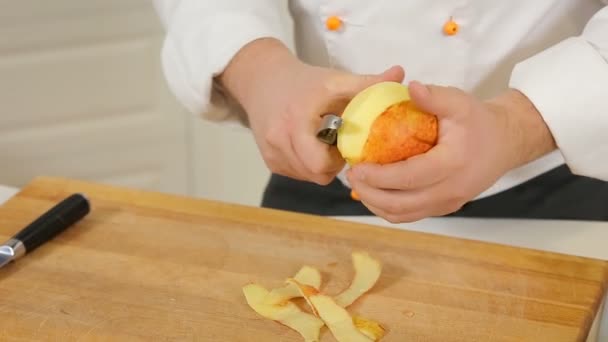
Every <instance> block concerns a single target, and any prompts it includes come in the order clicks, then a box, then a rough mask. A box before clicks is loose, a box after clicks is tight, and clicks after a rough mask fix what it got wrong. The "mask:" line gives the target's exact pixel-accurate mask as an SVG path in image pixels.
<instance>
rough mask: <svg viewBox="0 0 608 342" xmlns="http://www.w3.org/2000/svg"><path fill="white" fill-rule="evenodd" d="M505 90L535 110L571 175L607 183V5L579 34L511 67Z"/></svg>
mask: <svg viewBox="0 0 608 342" xmlns="http://www.w3.org/2000/svg"><path fill="white" fill-rule="evenodd" d="M604 3H608V1H606V0H604ZM510 86H511V87H512V88H514V89H517V90H519V91H521V92H522V93H523V94H525V95H526V96H527V97H528V98H529V99H530V101H531V102H532V103H533V104H534V105H535V106H536V108H537V109H538V111H539V112H540V113H541V115H542V117H543V119H544V120H545V122H546V124H547V126H548V127H549V129H550V131H551V133H552V134H553V137H554V138H555V141H556V143H557V146H558V148H559V150H560V152H561V153H562V155H563V156H564V159H565V161H566V164H567V165H568V167H569V168H570V170H571V171H572V172H573V173H575V174H578V175H582V176H588V177H593V178H597V179H601V180H606V181H608V133H607V132H608V6H607V7H604V8H603V9H601V10H600V11H598V12H597V13H595V15H594V16H593V17H592V18H591V19H590V20H589V21H588V22H587V24H586V26H585V28H584V30H583V32H582V33H581V34H580V35H579V36H576V37H571V38H568V39H565V40H563V41H561V42H559V43H558V44H556V45H554V46H552V47H550V48H548V49H547V50H545V51H542V52H540V53H538V54H536V55H534V56H532V57H531V58H529V59H526V60H524V61H522V62H521V63H519V64H517V65H516V66H515V68H514V70H513V72H512V74H511V79H510Z"/></svg>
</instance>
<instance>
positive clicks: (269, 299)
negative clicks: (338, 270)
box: [263, 266, 321, 304]
mask: <svg viewBox="0 0 608 342" xmlns="http://www.w3.org/2000/svg"><path fill="white" fill-rule="evenodd" d="M293 279H295V280H296V281H297V282H298V283H300V284H305V285H307V286H310V287H312V288H314V289H316V290H317V291H318V290H319V289H320V288H321V273H320V272H319V270H317V269H316V268H314V267H310V266H303V267H302V268H301V269H300V270H299V271H298V273H296V275H295V276H294V277H293ZM297 297H300V290H299V289H298V287H297V286H295V285H294V284H292V283H290V282H287V284H285V286H283V287H278V288H275V289H272V290H271V291H270V293H269V294H268V295H267V296H266V297H265V298H264V301H263V302H264V303H265V304H281V303H284V302H286V301H288V300H290V299H293V298H297Z"/></svg>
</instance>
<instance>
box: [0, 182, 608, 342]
mask: <svg viewBox="0 0 608 342" xmlns="http://www.w3.org/2000/svg"><path fill="white" fill-rule="evenodd" d="M73 192H82V193H85V194H86V195H87V196H88V197H89V198H90V200H91V204H92V212H91V214H90V215H89V216H87V217H86V218H85V219H84V221H82V222H80V223H79V224H77V225H75V226H73V227H71V228H70V229H69V230H68V231H66V232H64V233H63V234H62V235H60V236H58V237H57V238H56V239H54V240H52V241H51V242H48V243H47V244H45V245H43V246H42V247H40V248H39V249H37V250H35V251H34V252H33V253H32V254H29V255H27V256H25V257H24V258H23V259H20V260H19V261H18V262H16V263H12V264H10V265H9V266H7V267H5V268H3V269H0V315H1V316H0V340H1V341H13V340H14V341H301V338H300V336H299V335H298V334H297V333H295V332H293V331H292V330H290V329H289V328H286V327H284V326H282V325H280V324H277V323H275V322H272V321H269V320H267V319H264V318H262V317H260V316H258V315H257V314H256V313H255V312H254V311H253V310H251V309H250V308H249V307H248V306H247V304H246V302H245V299H244V297H243V294H242V291H241V288H242V286H243V285H245V284H247V283H248V282H258V283H260V284H262V285H264V286H265V287H267V288H272V287H277V286H280V285H281V284H283V281H284V279H285V278H286V277H289V276H292V275H293V274H294V273H295V272H296V271H297V270H298V269H299V268H300V267H301V266H302V265H311V266H315V267H318V268H319V269H320V270H321V271H322V274H323V281H324V283H323V286H322V288H323V291H325V292H327V293H330V294H332V293H336V292H338V291H339V290H341V289H342V288H344V287H346V286H347V284H348V282H349V280H350V278H351V277H352V274H353V270H352V267H351V260H350V253H351V252H352V251H354V250H365V251H367V252H369V253H370V254H372V255H373V256H375V257H376V258H378V259H380V260H381V261H382V263H383V273H382V275H381V278H380V279H379V281H378V283H377V285H376V287H374V289H373V290H372V291H371V292H370V293H369V294H368V295H366V296H364V297H362V298H361V299H360V300H358V301H357V302H355V303H354V304H353V305H352V306H351V307H349V311H350V312H351V313H353V314H359V315H362V316H364V317H367V318H370V319H373V320H376V321H379V322H381V323H382V324H383V325H384V326H385V327H386V329H387V335H386V336H385V338H384V339H383V341H442V342H449V341H535V342H537V341H551V342H560V341H584V339H585V337H586V335H587V333H588V330H589V328H590V325H591V322H592V321H593V318H594V316H595V314H596V311H597V308H598V306H599V304H600V301H601V298H602V296H603V295H604V291H605V289H606V282H607V280H608V277H607V275H608V265H607V263H606V262H602V261H598V260H591V259H586V258H581V257H573V256H567V255H558V254H552V253H547V252H540V251H534V250H526V249H519V248H514V247H506V246H500V245H495V244H488V243H481V242H474V241H467V240H461V239H455V238H448V237H441V236H436V235H430V234H423V233H419V232H411V231H401V230H394V229H389V228H381V227H375V226H368V225H362V224H355V223H350V222H343V221H336V220H331V219H327V218H322V217H315V216H309V215H300V214H294V213H286V212H280V211H275V210H265V209H259V208H250V207H243V206H238V205H231V204H225V203H218V202H213V201H206V200H201V199H191V198H186V197H179V196H171V195H167V194H159V193H152V192H142V191H136V190H131V189H123V188H117V187H110V186H105V185H100V184H93V183H86V182H80V181H74V180H65V179H57V178H37V179H35V180H34V181H32V182H31V183H30V184H29V185H28V186H27V187H25V188H24V189H23V190H22V191H21V192H20V193H19V194H17V195H16V196H15V197H14V198H12V199H11V200H9V201H8V202H7V203H6V204H5V205H3V206H2V207H0V239H8V238H9V237H10V236H11V235H13V234H14V233H15V232H16V231H17V230H19V229H20V228H22V227H23V226H25V225H26V224H27V223H29V222H31V221H32V220H33V219H34V218H36V217H37V216H38V215H40V214H41V213H42V212H44V211H45V210H47V209H49V208H50V207H51V206H53V205H54V204H55V203H57V202H58V201H60V200H61V199H63V198H64V197H66V196H67V195H69V194H71V193H73ZM491 228H492V227H491V226H488V229H491ZM322 341H334V339H333V337H332V336H331V334H330V333H329V331H328V330H327V328H323V330H322Z"/></svg>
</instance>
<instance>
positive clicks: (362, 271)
mask: <svg viewBox="0 0 608 342" xmlns="http://www.w3.org/2000/svg"><path fill="white" fill-rule="evenodd" d="M352 262H353V267H354V270H355V275H354V277H353V280H352V282H351V284H350V286H349V287H348V288H347V289H346V290H344V291H343V292H342V293H340V294H339V295H337V296H336V297H335V301H336V303H338V305H340V306H342V307H344V308H345V307H347V306H349V305H351V304H352V303H354V302H355V301H356V300H357V299H359V297H361V296H362V295H363V294H365V293H366V292H367V291H369V290H370V289H371V288H372V287H373V286H374V285H375V284H376V282H377V281H378V278H380V273H381V272H382V265H381V264H380V262H379V261H378V260H376V259H374V258H372V257H371V256H370V255H369V254H368V253H365V252H354V253H352Z"/></svg>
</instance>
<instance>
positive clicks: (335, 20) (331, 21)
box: [325, 15, 342, 31]
mask: <svg viewBox="0 0 608 342" xmlns="http://www.w3.org/2000/svg"><path fill="white" fill-rule="evenodd" d="M325 27H327V29H328V30H330V31H336V30H338V29H340V27H342V20H341V19H340V18H339V17H337V16H335V15H333V16H331V17H329V18H327V20H326V21H325Z"/></svg>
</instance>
